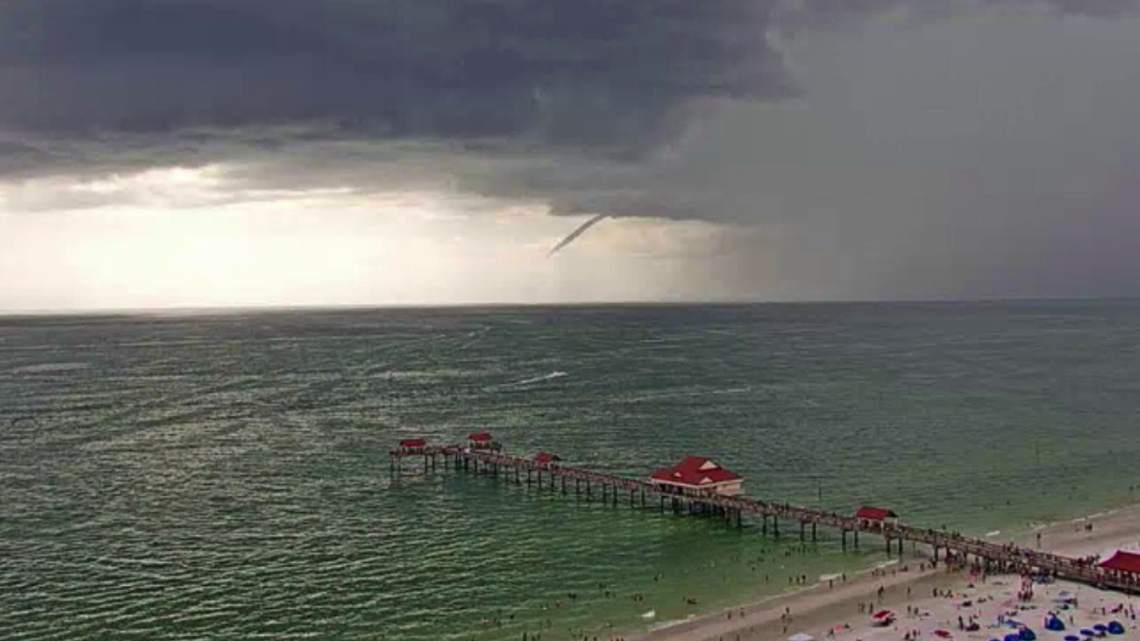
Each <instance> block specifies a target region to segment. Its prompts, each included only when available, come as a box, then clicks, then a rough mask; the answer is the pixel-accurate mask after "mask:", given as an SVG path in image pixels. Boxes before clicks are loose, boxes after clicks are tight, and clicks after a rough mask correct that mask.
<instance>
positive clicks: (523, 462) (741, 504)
mask: <svg viewBox="0 0 1140 641" xmlns="http://www.w3.org/2000/svg"><path fill="white" fill-rule="evenodd" d="M391 457H392V469H393V472H397V471H398V470H399V469H400V467H399V461H400V460H401V459H404V458H417V457H422V458H423V459H424V466H425V468H427V469H434V468H435V467H436V464H437V463H438V460H437V459H439V458H442V459H443V462H444V465H445V467H453V468H456V469H465V470H471V469H474V470H475V471H480V467H481V468H482V471H484V472H485V473H487V474H491V475H494V476H496V477H498V476H503V477H505V478H507V479H508V480H513V481H515V482H517V483H520V484H522V483H527V484H531V485H537V486H538V487H540V488H541V487H548V488H550V489H552V490H560V491H561V492H562V493H563V494H567V493H568V492H569V491H571V490H572V491H574V492H576V493H579V494H582V493H584V494H585V495H586V496H587V498H593V496H594V495H595V493H596V492H597V493H600V498H601V500H603V501H605V502H607V503H612V504H613V505H615V506H616V505H618V499H619V492H620V493H621V495H622V498H623V499H624V497H625V494H626V493H628V497H629V498H628V500H629V504H630V505H631V506H638V505H640V506H646V505H647V501H655V502H657V503H658V506H659V507H660V508H661V509H666V508H668V509H670V510H672V511H674V512H681V511H688V512H700V513H709V514H716V515H719V516H723V517H724V518H725V519H726V520H729V521H732V520H735V522H736V524H737V525H740V524H741V521H742V517H743V516H744V515H754V516H759V517H760V518H761V519H762V529H763V531H764V532H765V533H767V532H768V528H769V520H771V527H772V530H773V533H774V534H775V535H777V536H779V526H780V520H781V519H783V520H784V521H785V522H790V523H792V524H799V536H800V538H801V540H806V539H807V537H808V536H809V533H808V528H809V527H810V537H811V539H812V540H815V539H816V533H817V528H818V527H827V528H831V529H834V530H839V531H840V532H841V533H842V536H841V538H842V545H843V548H844V549H846V548H847V544H848V543H847V537H848V533H851V534H852V536H853V539H854V541H853V544H854V546H855V547H856V548H858V545H859V534H860V533H864V534H872V535H875V536H880V537H883V540H884V541H885V544H886V550H887V554H888V555H890V554H891V552H892V545H891V544H892V543H897V548H898V553H899V554H900V555H901V554H902V551H903V550H902V546H903V542H904V541H913V542H914V543H917V544H922V545H926V546H930V548H931V549H932V551H933V558H934V559H935V560H937V559H938V554H939V551H944V552H945V554H946V557H947V558H949V557H950V555H951V554H955V555H958V556H959V558H961V559H962V560H963V561H968V560H970V557H973V560H975V561H977V562H980V563H982V564H983V565H985V566H988V567H991V568H994V569H996V570H999V571H1004V572H1015V573H1031V572H1040V571H1045V572H1048V573H1049V574H1051V575H1053V576H1054V577H1056V578H1059V579H1066V580H1070V581H1076V582H1080V583H1085V584H1090V585H1095V586H1098V587H1101V588H1109V589H1115V590H1120V591H1124V592H1129V593H1140V583H1138V582H1137V580H1136V579H1135V578H1134V577H1132V576H1130V575H1120V574H1115V573H1106V572H1105V571H1103V570H1102V569H1100V568H1098V567H1097V566H1096V565H1095V564H1093V563H1090V562H1089V561H1087V560H1085V559H1075V558H1072V557H1067V556H1063V555H1059V554H1052V553H1049V552H1042V551H1037V550H1032V549H1029V548H1025V547H1018V546H1014V545H1011V544H1001V543H995V542H992V541H987V540H985V539H981V538H977V537H970V536H963V535H960V534H957V533H953V532H946V531H943V530H935V529H931V528H921V527H915V526H911V525H904V524H901V523H889V522H882V521H875V520H868V519H859V518H856V517H854V516H846V515H842V514H839V513H836V512H832V511H826V510H817V509H812V508H807V507H801V506H797V505H792V504H790V503H780V502H774V501H765V500H762V499H757V498H750V497H745V496H720V495H690V494H679V493H675V492H672V491H669V490H668V489H666V488H662V487H661V486H658V485H654V484H653V483H650V482H648V481H642V480H639V479H631V478H626V477H621V476H616V475H612V474H604V473H600V472H593V471H590V470H586V469H583V468H579V467H573V466H569V465H563V464H561V463H541V462H538V461H535V460H533V459H528V458H522V457H518V456H511V455H509V454H504V453H502V452H500V451H495V450H490V449H472V448H468V447H463V446H459V445H450V446H429V447H424V448H419V449H416V450H415V451H405V450H393V451H392V452H391ZM544 475H545V477H546V478H545V480H544V479H543V476H544ZM570 483H572V484H573V485H569V484H570Z"/></svg>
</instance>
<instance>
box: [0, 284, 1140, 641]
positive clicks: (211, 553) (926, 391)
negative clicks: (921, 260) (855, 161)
mask: <svg viewBox="0 0 1140 641" xmlns="http://www.w3.org/2000/svg"><path fill="white" fill-rule="evenodd" d="M1138 409H1140V303H1137V302H1133V301H1107V302H1106V301H1097V302H1019V303H990V304H929V305H917V304H911V305H907V304H890V305H872V304H818V305H816V304H797V305H748V306H614V307H596V308H591V307H572V308H483V309H479V308H465V309H419V310H414V309H405V310H340V311H278V312H258V313H232V314H186V315H135V316H102V317H78V316H76V317H51V318H47V317H41V318H7V319H0V597H2V598H0V630H3V631H4V632H3V636H4V638H5V639H13V640H23V639H148V640H150V639H255V638H274V639H290V638H316V639H376V640H383V641H388V640H392V641H404V640H407V641H436V640H454V641H459V640H470V639H474V640H476V641H491V640H498V639H504V640H507V639H521V638H522V635H523V633H524V632H526V633H528V634H533V633H535V632H539V631H541V632H542V638H543V639H544V640H552V639H568V638H570V634H571V631H573V632H578V633H579V635H580V634H581V633H589V634H590V635H591V637H592V636H593V635H595V634H596V635H599V637H600V638H605V636H606V635H607V634H616V631H631V630H632V631H636V630H639V629H645V628H646V626H647V625H648V624H647V622H646V621H645V620H643V619H642V618H641V616H640V615H641V614H642V613H644V612H646V611H649V610H656V612H657V621H663V620H670V619H678V618H683V617H685V616H688V615H690V614H693V613H694V612H698V611H703V610H707V609H710V608H715V607H718V606H723V605H730V604H734V603H741V602H744V601H748V600H752V599H756V598H761V597H763V596H765V595H769V594H773V593H777V592H780V591H782V590H787V589H791V587H792V586H789V583H788V578H789V577H790V576H794V575H796V576H798V575H807V576H808V577H809V578H810V579H811V580H812V581H815V580H816V579H817V578H818V577H819V575H821V574H827V573H831V572H840V571H848V572H850V571H854V570H856V569H858V568H861V567H865V566H867V565H868V564H871V563H874V562H877V561H881V560H883V559H884V558H885V555H884V552H883V550H882V549H880V546H881V544H882V543H881V540H878V539H875V538H874V537H865V538H864V539H863V546H862V549H861V550H860V552H859V553H855V552H853V551H849V552H848V553H847V554H844V553H842V551H841V550H840V546H839V541H838V538H837V536H836V535H835V533H832V532H824V531H822V530H821V532H820V534H821V540H819V541H818V542H817V543H815V544H814V545H813V544H811V543H810V542H809V543H808V544H807V545H806V546H805V544H803V543H801V542H800V539H799V532H798V528H796V527H795V526H793V525H792V524H782V532H781V534H782V536H781V537H780V538H779V539H776V538H775V537H773V536H771V535H769V536H767V537H765V536H762V535H761V534H760V532H759V523H756V522H746V523H745V527H744V528H742V529H739V530H738V529H736V528H734V527H731V526H728V525H726V524H725V523H724V522H723V521H721V520H718V519H715V518H707V517H705V518H701V517H683V516H675V515H672V514H670V513H662V512H660V511H659V510H658V509H657V508H656V506H654V505H652V504H650V505H649V506H647V507H646V508H645V509H640V508H639V509H632V510H631V509H629V507H628V497H623V498H622V499H621V500H619V502H618V507H617V508H615V507H613V506H605V505H602V504H601V503H600V502H598V501H593V502H587V501H586V500H584V498H578V497H576V496H575V495H574V494H573V492H571V493H570V494H569V495H567V496H563V495H562V494H561V492H560V491H555V492H550V491H549V490H543V491H538V490H536V489H535V488H530V489H527V488H526V487H525V486H523V487H518V486H514V485H510V484H506V483H503V482H502V481H501V480H500V481H499V482H496V481H495V480H493V479H490V478H487V477H481V476H475V475H470V474H467V475H464V474H456V473H454V472H445V471H444V470H443V469H442V468H438V469H437V470H436V471H435V473H425V472H424V471H423V470H422V469H418V468H419V467H422V462H421V463H419V464H414V463H415V462H414V461H412V462H408V465H407V467H406V468H405V470H404V471H403V473H401V474H400V475H398V476H392V475H390V473H389V461H388V456H387V453H388V450H389V449H390V448H391V447H392V446H393V445H394V444H395V442H396V441H397V440H398V439H400V438H408V437H413V436H423V437H426V438H429V439H432V440H434V441H437V442H452V441H457V440H460V439H462V438H463V436H464V435H465V434H467V433H468V432H469V431H472V430H474V429H486V430H490V431H492V432H493V433H494V434H495V436H496V437H497V438H498V439H500V440H501V441H503V442H504V443H505V444H506V446H507V448H508V450H509V451H511V452H513V453H519V454H524V455H529V454H531V453H534V452H537V451H538V450H546V451H550V452H554V453H557V454H559V455H561V456H563V457H564V458H565V459H566V460H567V462H568V463H571V464H574V465H580V466H583V467H587V468H591V469H596V470H599V471H605V472H611V473H617V474H625V475H629V476H636V477H644V476H646V475H648V474H649V473H650V472H651V471H652V470H653V469H655V468H656V467H659V466H662V465H666V464H670V463H672V462H675V461H676V460H678V459H679V458H681V457H682V456H685V455H688V454H701V455H708V456H712V457H714V458H716V459H717V460H718V461H719V462H720V463H722V464H723V465H724V466H726V467H728V468H730V469H733V470H735V471H737V472H739V473H741V474H742V475H744V476H745V477H746V479H747V480H746V484H745V489H746V492H747V493H748V494H750V495H753V496H759V497H763V498H767V499H772V500H786V501H790V502H794V503H801V504H805V505H810V506H821V507H825V508H828V509H835V510H841V511H850V510H853V509H854V508H855V507H857V506H859V505H861V504H874V505H883V506H886V507H890V508H892V509H894V510H896V511H898V512H900V513H901V514H902V515H903V517H904V519H905V520H906V521H908V522H910V523H914V524H923V525H930V526H933V527H940V526H941V525H943V524H946V525H948V526H949V527H951V528H953V529H957V530H960V531H962V532H967V533H973V534H985V533H988V532H992V531H994V530H1001V531H1002V534H1001V535H998V536H997V538H1005V537H1007V536H1010V535H1012V534H1014V533H1016V532H1018V531H1024V530H1025V529H1027V528H1028V527H1029V524H1031V523H1038V522H1044V521H1056V520H1064V519H1071V518H1074V517H1077V516H1080V515H1084V514H1088V513H1090V512H1095V511H1100V510H1103V509H1106V508H1108V507H1112V506H1114V505H1119V504H1123V503H1127V502H1131V501H1132V500H1133V498H1134V497H1133V496H1132V495H1133V491H1132V490H1131V489H1130V488H1131V487H1133V486H1135V485H1138V484H1140V471H1138V469H1137V467H1136V466H1135V465H1132V464H1131V461H1133V460H1135V459H1136V458H1137V455H1138V454H1140V429H1138V427H1140V413H1138V411H1137V410H1138ZM635 594H639V595H643V597H644V599H643V600H641V601H635V600H634V599H633V598H632V596H633V595H635ZM571 595H574V596H575V597H576V598H571ZM686 597H688V598H692V599H696V600H697V602H698V603H697V605H695V606H694V605H690V604H688V603H686V601H685V598H686ZM610 625H612V626H613V628H610V627H609V626H610ZM611 630H613V631H615V632H611Z"/></svg>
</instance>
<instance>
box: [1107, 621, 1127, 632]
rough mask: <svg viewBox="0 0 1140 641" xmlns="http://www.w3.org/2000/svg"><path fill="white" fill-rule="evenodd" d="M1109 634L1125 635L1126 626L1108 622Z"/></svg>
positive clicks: (1116, 622)
mask: <svg viewBox="0 0 1140 641" xmlns="http://www.w3.org/2000/svg"><path fill="white" fill-rule="evenodd" d="M1108 633H1109V634H1124V626H1123V625H1121V623H1120V621H1109V622H1108Z"/></svg>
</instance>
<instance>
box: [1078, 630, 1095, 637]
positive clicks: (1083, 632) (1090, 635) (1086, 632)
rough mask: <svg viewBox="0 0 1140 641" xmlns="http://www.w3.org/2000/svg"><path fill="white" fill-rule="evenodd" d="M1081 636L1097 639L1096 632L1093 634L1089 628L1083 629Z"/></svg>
mask: <svg viewBox="0 0 1140 641" xmlns="http://www.w3.org/2000/svg"><path fill="white" fill-rule="evenodd" d="M1081 634H1083V635H1085V636H1086V637H1095V636H1096V632H1093V631H1092V630H1090V629H1088V628H1081Z"/></svg>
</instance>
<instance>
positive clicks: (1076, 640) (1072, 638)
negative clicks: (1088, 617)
mask: <svg viewBox="0 0 1140 641" xmlns="http://www.w3.org/2000/svg"><path fill="white" fill-rule="evenodd" d="M1065 641H1081V638H1080V637H1078V636H1077V635H1075V634H1066V635H1065Z"/></svg>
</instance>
